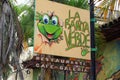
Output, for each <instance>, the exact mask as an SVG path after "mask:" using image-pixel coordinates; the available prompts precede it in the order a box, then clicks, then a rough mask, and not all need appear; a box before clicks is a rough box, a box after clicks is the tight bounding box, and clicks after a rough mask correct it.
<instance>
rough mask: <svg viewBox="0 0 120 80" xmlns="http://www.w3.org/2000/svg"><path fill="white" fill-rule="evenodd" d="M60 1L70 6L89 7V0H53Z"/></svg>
mask: <svg viewBox="0 0 120 80" xmlns="http://www.w3.org/2000/svg"><path fill="white" fill-rule="evenodd" d="M51 1H56V2H59V3H63V4H67V5H70V6H75V7H78V8H82V9H88V7H89V5H88V0H51Z"/></svg>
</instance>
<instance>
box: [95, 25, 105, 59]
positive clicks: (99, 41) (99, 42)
mask: <svg viewBox="0 0 120 80" xmlns="http://www.w3.org/2000/svg"><path fill="white" fill-rule="evenodd" d="M98 26H99V25H98V24H96V25H95V43H96V47H97V52H96V59H98V58H100V57H101V56H103V53H104V49H105V47H106V40H105V37H104V35H103V33H102V32H101V30H100V28H99V27H98Z"/></svg>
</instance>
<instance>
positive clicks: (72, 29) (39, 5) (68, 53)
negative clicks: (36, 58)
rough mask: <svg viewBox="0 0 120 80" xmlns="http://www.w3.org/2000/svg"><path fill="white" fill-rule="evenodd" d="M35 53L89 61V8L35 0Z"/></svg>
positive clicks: (46, 0)
mask: <svg viewBox="0 0 120 80" xmlns="http://www.w3.org/2000/svg"><path fill="white" fill-rule="evenodd" d="M35 16H36V21H35V35H34V52H35V53H39V54H49V55H56V56H64V57H72V58H80V59H87V60H90V59H91V58H90V15H89V11H87V10H83V9H80V8H75V7H72V6H68V5H64V4H60V3H57V2H53V1H48V0H36V15H35Z"/></svg>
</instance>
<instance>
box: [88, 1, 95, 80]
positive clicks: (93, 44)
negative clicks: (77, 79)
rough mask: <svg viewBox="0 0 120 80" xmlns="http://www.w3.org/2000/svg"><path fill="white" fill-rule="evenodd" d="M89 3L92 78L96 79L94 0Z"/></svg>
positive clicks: (92, 79)
mask: <svg viewBox="0 0 120 80" xmlns="http://www.w3.org/2000/svg"><path fill="white" fill-rule="evenodd" d="M89 4H90V30H91V80H96V61H95V52H96V48H95V31H94V26H95V25H94V23H95V18H94V0H90V3H89Z"/></svg>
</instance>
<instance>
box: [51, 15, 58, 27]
mask: <svg viewBox="0 0 120 80" xmlns="http://www.w3.org/2000/svg"><path fill="white" fill-rule="evenodd" d="M52 24H53V25H57V24H58V18H57V17H56V16H53V17H52Z"/></svg>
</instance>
